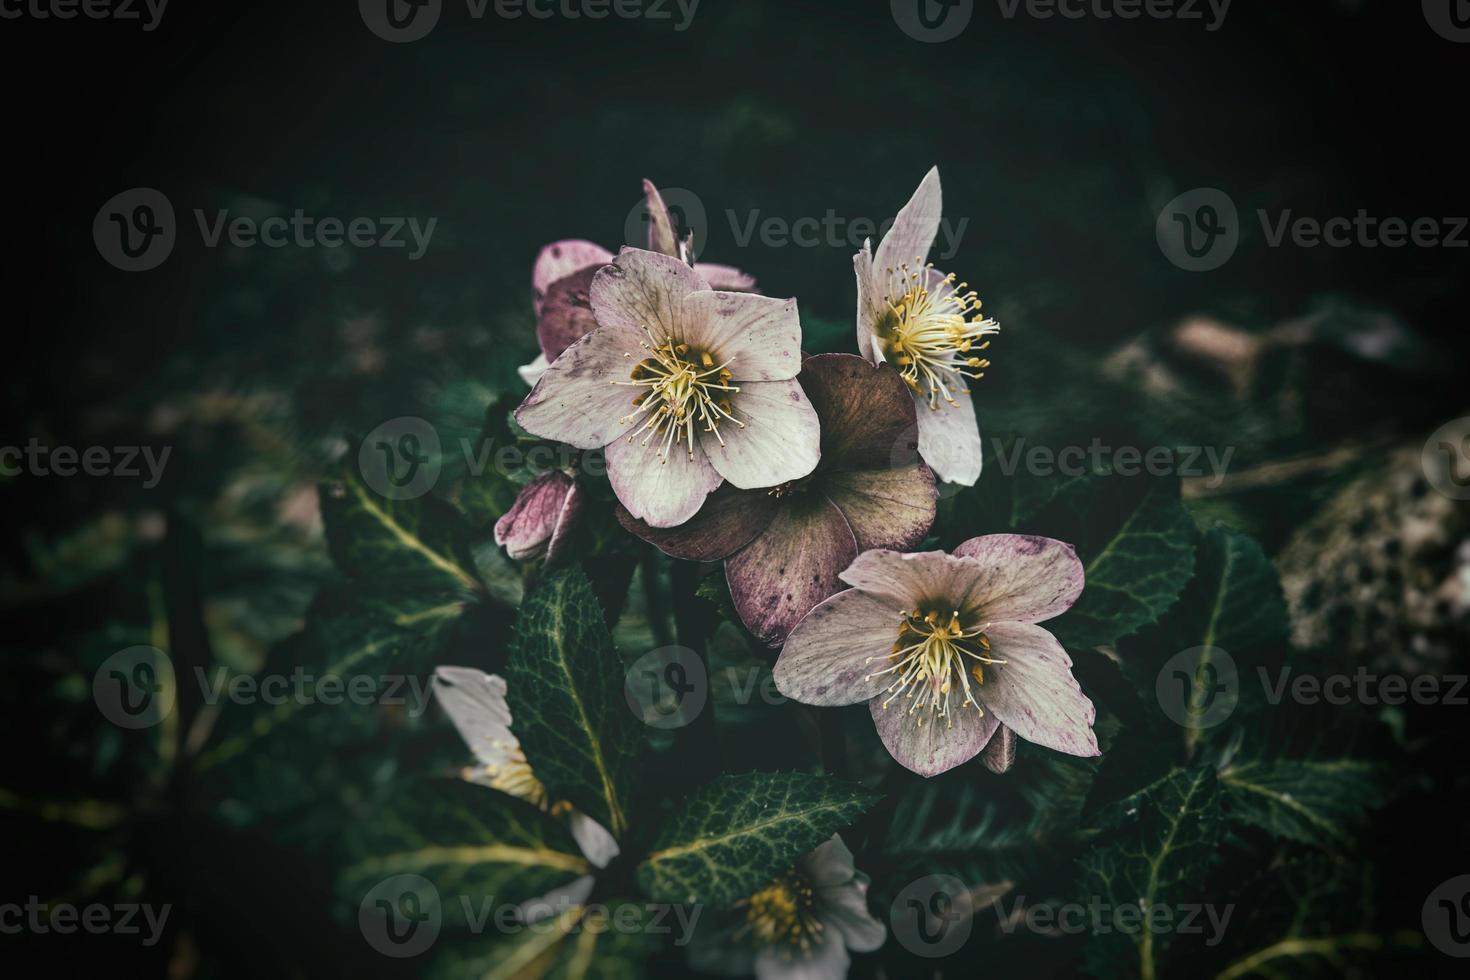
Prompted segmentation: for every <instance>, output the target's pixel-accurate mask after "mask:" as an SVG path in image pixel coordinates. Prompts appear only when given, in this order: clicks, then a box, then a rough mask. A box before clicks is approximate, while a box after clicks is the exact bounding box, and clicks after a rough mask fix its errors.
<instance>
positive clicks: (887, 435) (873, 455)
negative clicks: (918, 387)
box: [797, 354, 918, 472]
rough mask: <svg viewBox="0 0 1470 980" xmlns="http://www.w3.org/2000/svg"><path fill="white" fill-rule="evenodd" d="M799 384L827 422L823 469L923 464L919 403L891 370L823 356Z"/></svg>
mask: <svg viewBox="0 0 1470 980" xmlns="http://www.w3.org/2000/svg"><path fill="white" fill-rule="evenodd" d="M797 380H799V381H800V382H801V387H802V390H804V391H805V392H806V393H807V397H808V398H809V399H811V403H812V406H813V407H814V408H816V410H817V415H818V417H820V418H821V420H822V470H823V471H824V472H826V471H829V470H839V469H852V470H874V469H887V468H889V467H893V466H907V465H909V464H910V463H914V462H917V461H918V453H917V451H916V450H917V440H916V437H915V413H914V400H913V398H912V397H910V395H909V390H908V387H907V386H906V385H905V384H904V383H903V380H902V379H901V378H899V376H898V372H897V371H895V370H893V369H892V368H891V367H886V366H877V367H875V366H873V365H871V364H869V363H868V362H867V361H864V360H863V359H862V358H861V357H856V356H854V355H852V354H818V355H816V356H814V357H808V358H807V359H806V360H805V361H804V362H802V365H801V374H800V375H799V376H798V378H797Z"/></svg>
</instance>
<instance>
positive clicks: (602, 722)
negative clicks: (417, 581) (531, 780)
mask: <svg viewBox="0 0 1470 980" xmlns="http://www.w3.org/2000/svg"><path fill="white" fill-rule="evenodd" d="M505 680H506V688H507V698H508V700H509V702H510V710H511V716H512V717H513V718H515V720H516V732H517V734H518V735H519V737H520V740H521V747H522V749H523V750H524V751H525V753H526V760H527V761H528V762H529V763H530V764H531V768H532V769H533V770H535V772H536V775H537V777H538V778H540V780H541V781H542V783H544V784H545V785H546V788H547V790H548V791H549V792H550V793H551V795H552V797H553V798H555V799H565V800H569V801H570V802H571V803H572V804H573V805H575V806H576V807H577V808H578V809H580V810H581V811H582V812H583V813H586V814H587V815H588V816H590V817H592V818H593V819H595V820H597V821H598V822H600V823H601V824H602V825H603V826H604V827H606V828H607V829H608V830H609V831H611V832H612V834H613V836H614V837H617V838H619V839H621V838H622V837H623V836H624V834H626V832H627V829H628V812H627V808H628V803H629V800H630V798H631V796H632V790H633V784H634V780H635V776H636V768H637V765H638V758H639V756H640V754H641V752H642V748H643V725H642V723H641V722H640V721H639V719H638V718H637V717H636V716H635V715H634V714H633V712H632V709H630V708H629V707H628V703H627V700H626V698H625V697H624V696H623V683H624V673H623V664H622V661H621V660H620V659H619V657H618V655H617V651H615V650H614V649H613V642H612V634H611V633H609V632H608V629H607V625H606V624H605V623H604V621H603V617H602V608H601V607H600V606H599V605H598V604H597V599H596V598H595V597H594V596H593V594H592V586H591V585H590V584H589V583H588V581H587V576H586V575H584V574H583V573H582V571H581V569H579V568H575V567H573V568H567V569H563V570H560V571H557V572H553V573H551V574H549V575H547V576H546V577H545V578H544V579H543V580H542V582H541V584H540V585H539V586H538V587H537V588H536V589H535V590H534V591H533V592H531V594H530V595H529V596H527V598H526V601H525V604H524V605H523V606H522V607H521V614H520V618H519V619H518V620H517V622H516V645H515V653H514V654H513V655H512V656H511V658H510V665H509V667H508V668H507V669H506V673H505Z"/></svg>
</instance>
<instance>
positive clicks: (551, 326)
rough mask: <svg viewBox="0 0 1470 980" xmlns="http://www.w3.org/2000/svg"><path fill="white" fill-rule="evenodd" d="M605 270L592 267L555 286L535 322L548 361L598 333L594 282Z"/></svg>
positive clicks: (542, 350) (565, 277)
mask: <svg viewBox="0 0 1470 980" xmlns="http://www.w3.org/2000/svg"><path fill="white" fill-rule="evenodd" d="M602 268H603V267H602V266H600V265H590V266H588V267H587V268H585V269H581V270H579V271H577V272H574V273H572V274H571V275H569V276H564V277H562V278H561V279H558V280H557V281H556V282H554V283H552V284H551V286H550V287H549V288H548V289H547V290H546V298H545V300H544V301H543V302H542V304H541V315H540V317H538V318H537V321H536V340H537V341H538V342H540V344H541V353H542V354H544V355H546V359H547V360H548V361H554V360H556V359H557V358H558V357H560V356H561V353H562V351H564V350H566V349H567V348H568V347H570V346H572V345H573V344H575V343H576V342H577V341H579V340H581V339H582V338H583V337H585V336H587V335H588V334H589V333H591V332H592V331H593V330H596V329H597V319H596V317H594V316H593V315H592V295H591V293H592V280H593V279H594V278H595V277H596V275H597V273H598V272H599V271H600V270H601V269H602Z"/></svg>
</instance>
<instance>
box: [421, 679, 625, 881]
mask: <svg viewBox="0 0 1470 980" xmlns="http://www.w3.org/2000/svg"><path fill="white" fill-rule="evenodd" d="M434 697H435V698H437V699H438V701H439V704H440V705H442V706H443V708H444V712H445V713H446V714H447V715H449V719H450V720H451V721H452V722H454V727H455V728H456V729H457V730H458V731H459V734H460V737H461V738H463V739H464V740H465V744H466V745H468V746H469V748H470V751H471V752H472V753H474V756H475V761H476V762H477V763H478V765H477V766H475V767H473V768H467V769H466V770H465V773H464V777H465V779H467V780H469V781H470V782H472V783H478V784H479V785H481V786H488V787H490V788H491V789H496V790H499V791H500V792H502V793H508V794H510V795H511V796H514V797H516V798H517V799H522V800H525V801H526V802H528V803H532V804H534V805H536V806H538V807H540V808H541V809H543V810H546V811H548V812H549V813H551V814H553V815H554V816H561V815H563V814H565V815H567V818H568V821H569V823H568V829H569V830H570V831H571V833H572V838H573V839H574V840H576V842H577V846H578V847H580V848H581V849H582V854H583V856H585V857H586V858H587V860H588V861H589V862H591V863H592V865H593V867H596V868H605V867H607V864H608V862H609V861H611V860H612V859H613V858H615V857H617V856H618V843H617V841H615V840H614V839H613V836H612V834H609V833H608V832H607V830H606V829H604V828H603V826H602V824H600V823H598V822H597V821H596V820H593V819H592V818H591V817H589V816H587V815H586V814H584V813H581V812H579V811H577V810H574V809H573V808H572V806H571V804H570V803H566V802H565V801H552V800H551V799H549V797H548V796H547V793H546V787H545V786H544V785H542V783H541V780H539V779H537V778H536V774H535V773H534V772H532V771H531V767H530V765H529V764H528V763H527V762H526V755H525V753H524V752H522V751H521V743H520V740H519V739H517V738H516V737H515V734H514V733H513V732H512V731H511V718H510V706H509V705H508V704H507V703H506V700H505V678H503V677H498V676H496V675H495V674H487V673H485V672H484V671H481V670H475V669H474V668H472V667H439V668H436V669H435V671H434ZM592 885H593V879H592V876H591V875H584V876H583V877H581V878H578V879H577V880H576V881H573V882H572V883H571V884H569V885H566V886H565V887H564V888H559V889H556V890H555V891H553V892H551V893H550V894H548V895H546V896H543V897H542V898H541V899H537V900H533V901H532V902H527V903H526V904H525V906H523V908H531V907H541V906H543V905H546V906H552V905H555V904H556V903H557V902H558V901H561V900H568V901H570V902H572V903H573V904H580V903H582V902H585V901H586V900H587V896H588V895H590V894H591V892H592Z"/></svg>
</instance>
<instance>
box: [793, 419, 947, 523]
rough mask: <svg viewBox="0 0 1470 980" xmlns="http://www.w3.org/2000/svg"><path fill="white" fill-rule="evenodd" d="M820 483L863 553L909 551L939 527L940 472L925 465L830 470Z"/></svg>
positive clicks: (821, 476)
mask: <svg viewBox="0 0 1470 980" xmlns="http://www.w3.org/2000/svg"><path fill="white" fill-rule="evenodd" d="M823 431H824V432H825V429H824V430H823ZM825 461H826V457H825V456H823V462H824V463H825ZM818 480H819V483H820V489H821V491H822V492H823V493H825V494H826V495H827V499H828V500H830V501H832V503H834V504H836V505H837V509H838V510H840V511H842V516H843V517H846V518H847V523H848V524H849V525H850V526H851V527H852V533H853V535H854V536H855V537H856V538H857V543H858V551H868V550H870V549H874V548H880V549H891V550H893V551H907V550H908V549H909V548H914V547H917V546H918V544H919V542H921V541H923V540H924V535H926V534H928V533H929V528H930V527H931V526H932V525H933V524H934V514H935V507H936V500H937V497H938V494H937V492H936V491H935V488H934V474H932V473H930V472H929V468H928V467H926V466H924V465H922V464H915V465H913V466H905V467H903V468H902V469H896V470H848V471H843V472H838V473H826V472H824V473H822V474H821V475H820V476H819V477H818Z"/></svg>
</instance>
